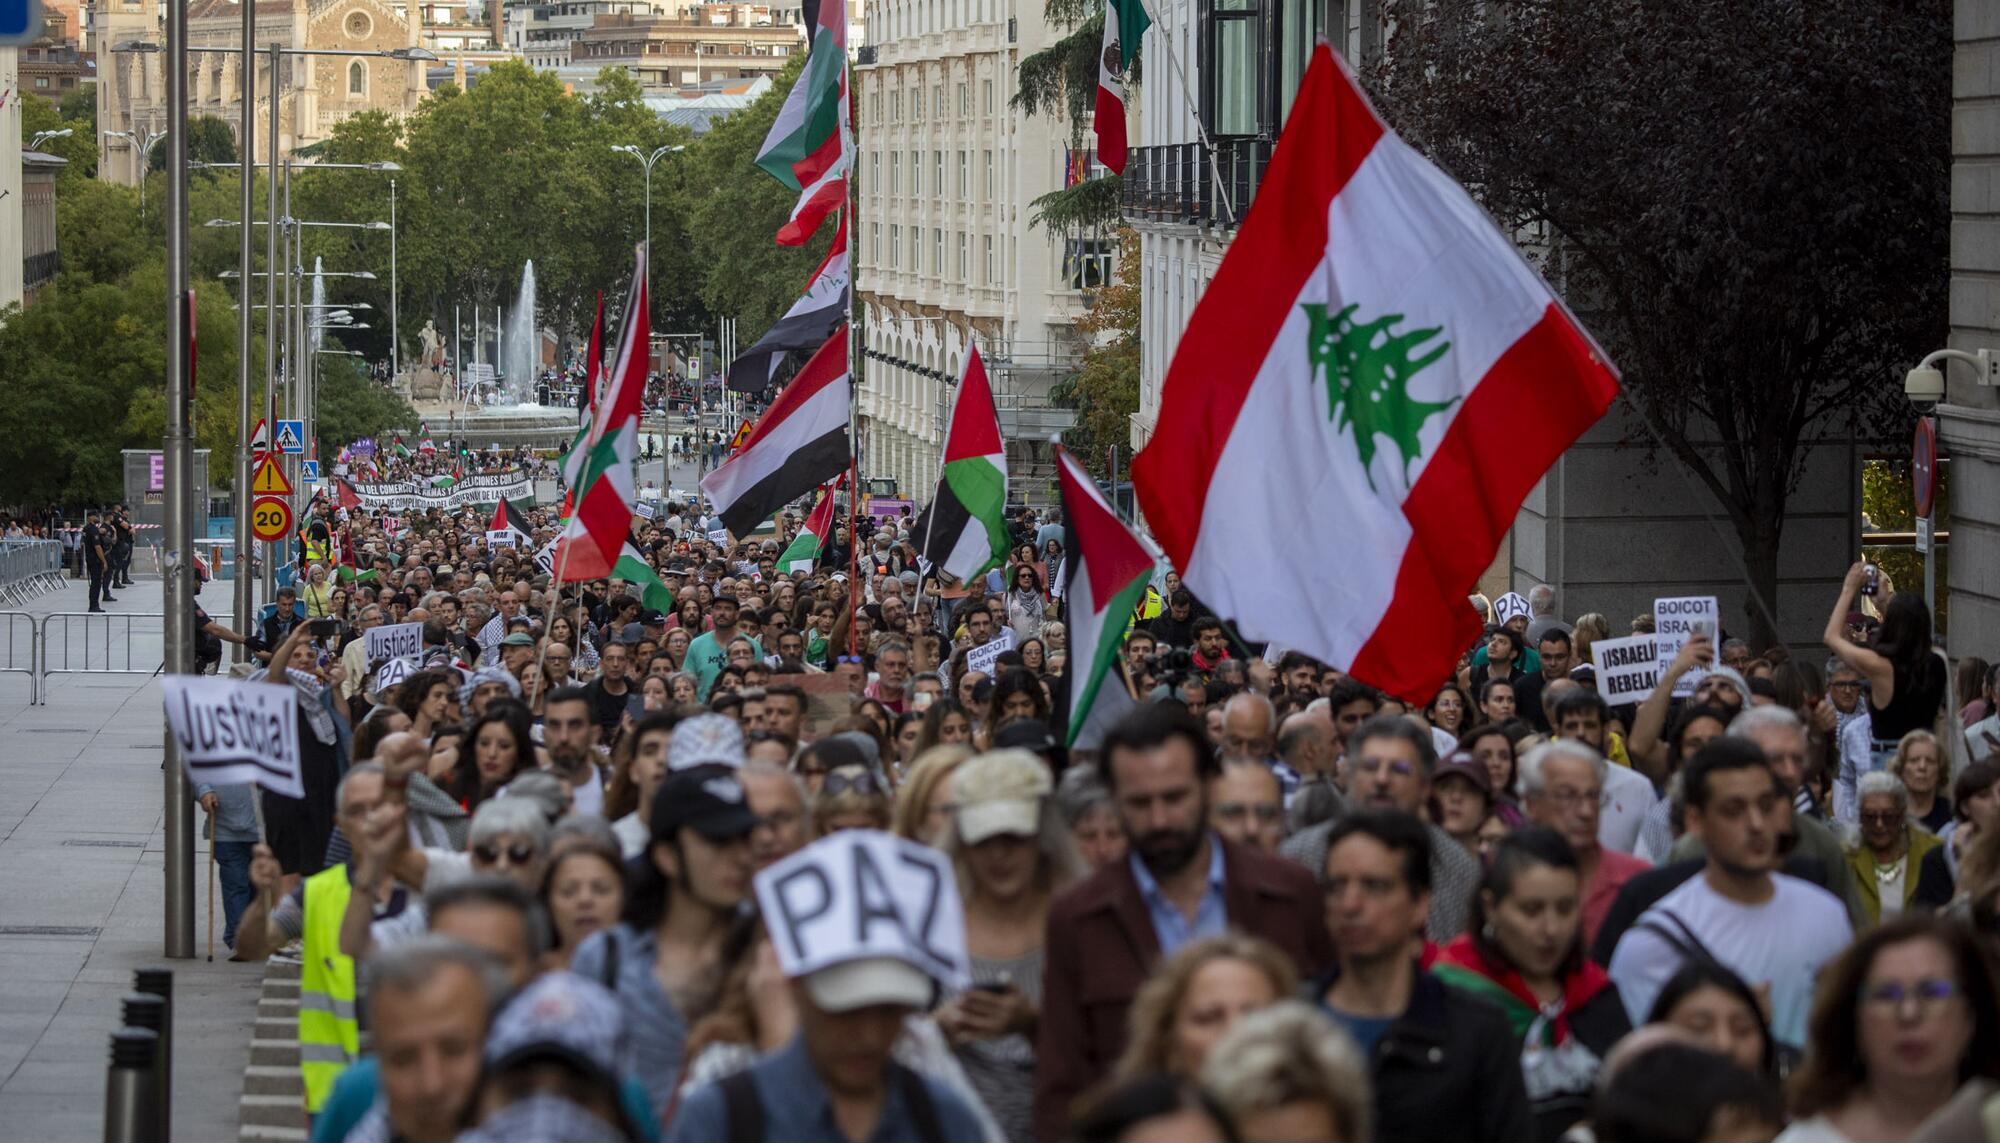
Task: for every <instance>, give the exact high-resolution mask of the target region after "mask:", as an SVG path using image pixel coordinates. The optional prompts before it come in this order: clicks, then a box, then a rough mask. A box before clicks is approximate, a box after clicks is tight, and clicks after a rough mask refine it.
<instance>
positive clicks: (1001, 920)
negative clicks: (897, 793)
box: [935, 750, 1084, 1143]
mask: <svg viewBox="0 0 2000 1143" xmlns="http://www.w3.org/2000/svg"><path fill="white" fill-rule="evenodd" d="M951 791H952V802H953V806H952V812H951V818H950V823H951V824H950V828H949V829H948V830H947V831H946V833H945V836H944V839H943V841H942V844H941V845H940V846H939V848H941V849H942V850H943V851H944V852H945V853H946V854H947V855H948V856H949V857H950V858H951V861H952V866H953V868H954V869H956V870H957V872H958V884H959V894H960V896H961V897H962V898H963V900H964V903H965V944H966V951H967V952H968V953H969V954H970V957H971V962H972V965H971V977H972V987H971V988H970V989H969V990H967V991H965V992H962V993H959V994H958V995H957V996H954V997H952V998H951V999H949V1000H947V1001H946V1002H945V1003H944V1004H943V1005H942V1006H941V1007H940V1008H939V1009H938V1010H937V1012H936V1014H935V1018H936V1020H937V1022H938V1027H940V1028H942V1029H943V1030H944V1034H945V1038H946V1039H947V1040H949V1041H950V1042H951V1045H952V1047H953V1049H954V1050H955V1051H957V1053H958V1058H959V1062H960V1063H962V1064H963V1065H964V1066H965V1072H966V1075H968V1076H970V1077H971V1079H972V1086H973V1088H974V1089H975V1090H977V1091H978V1092H979V1097H980V1099H981V1100H983V1101H984V1102H985V1104H986V1108H987V1110H989V1111H991V1112H992V1113H993V1117H994V1118H995V1119H997V1120H998V1121H999V1122H1000V1127H1001V1130H1002V1131H1004V1132H1005V1133H1006V1135H1007V1137H1008V1138H1009V1139H1010V1140H1013V1141H1014V1143H1032V1140H1033V1139H1034V1137H1035V1124H1034V1111H1035V1061H1036V1055H1035V1041H1034V1036H1035V1030H1036V1027H1037V1025H1038V1024H1039V1022H1040V1017H1041V1001H1042V939H1043V935H1044V933H1045V931H1046V930H1047V927H1048V915H1049V902H1050V901H1051V900H1052V899H1053V898H1054V897H1055V895H1056V893H1058V892H1060V891H1061V890H1062V889H1064V888H1065V887H1067V886H1069V885H1070V884H1072V883H1074V882H1075V881H1076V880H1077V879H1078V878H1080V877H1081V876H1082V875H1083V872H1084V870H1083V862H1082V860H1081V859H1080V858H1078V857H1077V855H1076V850H1075V848H1074V847H1073V846H1072V845H1071V844H1070V840H1069V830H1068V828H1067V827H1066V826H1065V825H1064V824H1063V821H1062V816H1061V814H1060V813H1059V812H1058V811H1057V809H1056V806H1055V801H1054V798H1053V797H1052V796H1051V795H1053V794H1054V792H1055V783H1054V782H1052V781H1050V779H1049V768H1048V766H1047V765H1046V764H1044V763H1043V762H1042V760H1041V759H1040V758H1037V757H1036V756H1035V755H1033V754H1030V753H1028V752H1027V751H1025V750H995V751H993V752H992V753H990V754H982V755H980V756H979V757H977V758H974V759H971V760H970V761H967V762H965V763H964V764H963V765H961V766H959V767H958V769H957V770H956V771H954V772H953V773H952V775H951Z"/></svg>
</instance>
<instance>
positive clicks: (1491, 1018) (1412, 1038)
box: [1308, 969, 1535, 1143]
mask: <svg viewBox="0 0 2000 1143" xmlns="http://www.w3.org/2000/svg"><path fill="white" fill-rule="evenodd" d="M1338 976H1339V970H1338V969H1334V970H1333V971H1330V972H1328V973H1326V974H1325V975H1324V976H1321V977H1320V978H1319V979H1317V980H1315V981H1313V982H1312V985H1311V986H1310V987H1311V989H1312V992H1311V995H1310V996H1309V997H1308V999H1309V1000H1311V1001H1312V1002H1313V1003H1315V1004H1322V1005H1323V1004H1324V1003H1325V996H1326V994H1327V991H1328V990H1329V989H1331V988H1332V987H1333V982H1334V980H1335V979H1336V978H1337V977H1338ZM1369 1071H1370V1073H1371V1076H1372V1078H1373V1080H1374V1087H1375V1140H1376V1143H1530V1141H1531V1140H1533V1139H1534V1138H1535V1127H1534V1120H1533V1118H1531V1117H1530V1116H1529V1114H1528V1092H1527V1088H1526V1086H1525V1085H1524V1084H1523V1083H1522V1082H1521V1044H1520V1042H1519V1040H1517V1039H1516V1038H1515V1036H1514V1032H1513V1029H1512V1028H1510V1027H1509V1026H1508V1024H1507V1017H1506V1016H1505V1015H1504V1014H1503V1013H1502V1012H1501V1011H1500V1009H1499V1008H1497V1007H1495V1006H1494V1005H1493V1004H1492V1003H1490V1002H1488V1001H1486V1000H1482V999H1480V998H1479V997H1477V996H1473V995H1471V994H1469V993H1466V992H1462V991H1460V990H1458V989H1456V988H1452V987H1450V986H1448V985H1446V984H1445V983H1444V982H1443V981H1441V980H1439V979H1438V978H1437V977H1435V976H1432V975H1431V974H1430V973H1428V972H1424V971H1422V970H1421V969H1419V970H1418V972H1417V977H1416V983H1415V986H1414V987H1413V988H1412V989H1411V992H1410V1006H1409V1008H1408V1009H1407V1010H1406V1011H1404V1013H1403V1015H1402V1016H1401V1017H1399V1018H1398V1019H1397V1020H1396V1022H1395V1023H1393V1024H1391V1025H1389V1030H1388V1031H1386V1032H1384V1033H1383V1034H1382V1038H1381V1039H1380V1040H1378V1041H1376V1044H1375V1051H1374V1053H1373V1055H1372V1057H1371V1058H1370V1060H1369Z"/></svg>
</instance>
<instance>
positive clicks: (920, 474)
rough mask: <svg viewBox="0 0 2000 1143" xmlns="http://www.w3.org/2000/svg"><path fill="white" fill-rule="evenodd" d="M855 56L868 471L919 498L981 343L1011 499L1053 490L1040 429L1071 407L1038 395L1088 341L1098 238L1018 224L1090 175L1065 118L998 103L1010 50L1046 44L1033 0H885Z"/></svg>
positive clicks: (1060, 422)
mask: <svg viewBox="0 0 2000 1143" xmlns="http://www.w3.org/2000/svg"><path fill="white" fill-rule="evenodd" d="M868 29H869V33H870V35H869V39H870V41H871V42H870V43H869V44H868V46H866V47H864V48H862V49H861V52H860V63H859V65H858V66H857V67H856V68H855V83H854V101H855V106H854V113H855V119H856V122H857V138H856V147H857V151H856V158H855V164H856V168H855V187H856V191H855V193H856V212H855V219H854V227H853V230H852V234H851V238H852V249H853V251H854V266H855V288H856V295H855V306H856V308H857V311H858V317H859V318H860V324H861V329H860V335H861V350H862V356H861V374H860V382H861V388H860V398H859V400H860V415H861V422H862V468H863V471H864V472H865V473H866V474H868V475H869V476H871V477H877V478H892V479H894V480H895V481H896V484H897V488H898V491H899V492H900V494H901V495H903V496H908V497H913V498H915V499H918V500H923V499H927V498H928V497H929V496H930V494H931V489H932V486H933V485H934V484H935V483H936V481H937V476H938V465H939V461H940V459H941V452H942V449H943V444H944V434H945V427H946V425H947V424H948V423H949V421H950V416H951V406H952V400H953V396H954V393H955V391H956V388H957V384H958V377H959V373H960V369H961V367H962V364H963V361H964V355H965V347H966V345H967V344H968V343H969V342H970V340H971V339H972V338H974V337H977V339H978V344H979V352H980V356H981V358H982V359H983V360H984V362H985V364H986V371H987V376H988V379H989V380H990V382H991V384H992V386H993V395H994V401H995V404H996V405H997V406H998V410H999V413H1000V421H1001V433H1002V435H1003V436H1004V437H1005V438H1006V440H1007V446H1008V457H1009V469H1010V481H1009V483H1010V494H1011V498H1012V499H1015V500H1022V499H1026V500H1027V501H1029V502H1031V503H1047V502H1049V501H1050V500H1052V499H1053V497H1054V488H1053V479H1054V469H1053V466H1052V464H1051V457H1050V454H1049V447H1048V441H1049V438H1050V437H1051V436H1052V435H1053V434H1054V433H1056V432H1059V431H1060V430H1061V429H1063V428H1065V427H1067V426H1068V424H1069V423H1070V421H1071V420H1072V414H1071V413H1069V412H1068V411H1066V410H1060V409H1054V408H1051V407H1050V404H1049V389H1050V386H1051V385H1053V384H1054V383H1055V382H1057V381H1059V380H1061V379H1062V378H1064V377H1065V376H1067V375H1069V374H1070V373H1071V372H1073V371H1074V370H1075V368H1076V366H1077V364H1078V362H1079V360H1080V358H1081V355H1082V352H1083V349H1084V348H1085V343H1084V341H1083V338H1082V336H1081V335H1080V334H1079V333H1078V332H1077V330H1076V328H1075V323H1076V320H1077V318H1078V317H1079V316H1080V315H1081V314H1082V313H1083V311H1084V309H1085V308H1086V306H1087V299H1086V290H1088V289H1090V288H1094V287H1095V286H1097V285H1098V284H1100V283H1101V282H1103V281H1106V280H1108V278H1109V276H1110V258H1111V253H1110V252H1111V250H1112V248H1113V244H1112V243H1111V242H1110V241H1109V240H1108V238H1107V237H1101V236H1095V235H1065V234H1061V233H1051V232H1050V231H1049V230H1047V229H1046V228H1031V227H1030V226H1029V224H1028V219H1029V215H1030V213H1031V209H1030V205H1029V204H1030V203H1031V202H1032V201H1033V200H1034V199H1036V198H1038V197H1040V196H1041V195H1043V194H1045V193H1047V192H1049V191H1053V190H1059V189H1061V188H1062V187H1063V186H1064V183H1065V179H1067V178H1075V177H1081V175H1082V174H1083V173H1084V172H1087V171H1088V170H1089V169H1090V168H1089V164H1090V158H1089V156H1088V155H1087V154H1073V153H1071V152H1070V151H1069V149H1068V148H1067V147H1066V145H1065V144H1066V142H1067V137H1068V125H1067V124H1066V123H1062V122H1059V121H1057V120H1053V119H1048V118H1043V117H1034V118H1030V117H1028V116H1024V115H1022V114H1020V113H1019V112H1017V111H1015V110H1014V109H1013V108H1012V107H1011V106H1010V105H1009V100H1010V99H1011V98H1012V96H1013V93H1014V90H1015V86H1016V80H1015V67H1016V64H1017V63H1018V61H1019V60H1020V58H1021V57H1022V56H1025V55H1028V54H1030V53H1033V52H1036V51H1039V50H1041V49H1042V48H1044V47H1046V46H1048V44H1050V43H1051V42H1052V41H1053V40H1054V38H1055V37H1054V33H1053V32H1052V30H1051V29H1050V28H1049V26H1048V24H1047V22H1046V20H1045V18H1044V15H1043V9H1042V5H1041V3H1040V0H944V2H942V3H939V2H937V0H886V2H883V3H877V4H872V5H871V6H870V8H869V11H868Z"/></svg>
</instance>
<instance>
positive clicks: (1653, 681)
mask: <svg viewBox="0 0 2000 1143" xmlns="http://www.w3.org/2000/svg"><path fill="white" fill-rule="evenodd" d="M1658 642H1659V641H1658V640H1657V639H1656V638H1654V637H1653V636H1651V635H1631V636H1627V637H1626V638H1623V639H1599V640H1597V641H1596V642H1594V643H1592V644H1591V645H1590V659H1591V665H1592V666H1593V667H1595V668H1596V670H1597V693H1598V694H1600V695H1603V696H1604V701H1605V702H1608V703H1610V704H1611V705H1612V706H1620V705H1623V704H1626V703H1640V702H1644V701H1646V696H1647V695H1649V694H1652V693H1653V688H1654V687H1656V686H1658V685H1660V653H1659V646H1658Z"/></svg>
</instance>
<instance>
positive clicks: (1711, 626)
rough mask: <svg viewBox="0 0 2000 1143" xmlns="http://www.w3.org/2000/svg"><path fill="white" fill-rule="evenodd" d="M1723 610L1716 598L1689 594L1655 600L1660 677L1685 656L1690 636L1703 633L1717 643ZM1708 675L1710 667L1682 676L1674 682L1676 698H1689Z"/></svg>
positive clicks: (1654, 633) (1654, 622) (1654, 631)
mask: <svg viewBox="0 0 2000 1143" xmlns="http://www.w3.org/2000/svg"><path fill="white" fill-rule="evenodd" d="M1721 619H1722V608H1720V607H1719V606H1717V605H1716V602H1715V597H1714V596H1712V595H1687V596H1680V597H1677V598H1673V599H1656V600H1654V601H1653V637H1654V639H1655V640H1656V641H1657V643H1658V646H1657V648H1656V652H1657V657H1658V661H1659V664H1660V674H1662V675H1665V674H1666V673H1667V668H1668V667H1670V666H1672V665H1673V662H1674V656H1676V655H1678V654H1680V653H1681V648H1682V647H1683V646H1685V645H1686V644H1687V641H1688V636H1690V635H1695V634H1700V635H1704V636H1706V637H1707V638H1709V639H1711V640H1713V639H1714V638H1715V633H1716V631H1718V630H1720V623H1721ZM1707 673H1708V669H1707V668H1706V667H1699V666H1698V667H1695V668H1693V669H1692V670H1690V671H1688V673H1687V674H1685V675H1682V676H1681V677H1680V679H1679V681H1677V682H1675V683H1674V697H1675V698H1686V697H1687V696H1689V695H1691V694H1693V693H1694V686H1695V684H1696V683H1698V682H1700V681H1701V677H1702V676H1703V675H1706V674H1707Z"/></svg>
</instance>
